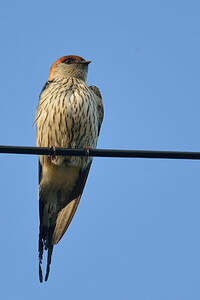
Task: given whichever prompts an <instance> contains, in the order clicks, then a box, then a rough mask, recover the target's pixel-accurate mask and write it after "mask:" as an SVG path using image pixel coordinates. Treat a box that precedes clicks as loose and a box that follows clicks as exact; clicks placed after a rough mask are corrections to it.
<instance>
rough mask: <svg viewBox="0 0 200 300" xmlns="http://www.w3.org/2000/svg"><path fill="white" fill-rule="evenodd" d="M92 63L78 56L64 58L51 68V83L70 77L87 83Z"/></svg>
mask: <svg viewBox="0 0 200 300" xmlns="http://www.w3.org/2000/svg"><path fill="white" fill-rule="evenodd" d="M90 62H91V61H89V60H85V59H83V58H82V57H80V56H76V55H68V56H63V57H61V58H59V59H58V60H57V61H56V62H55V63H54V64H53V65H52V66H51V69H50V72H49V81H51V80H56V79H57V80H59V79H63V78H68V77H75V78H78V79H81V80H83V81H86V77H87V71H88V65H89V63H90Z"/></svg>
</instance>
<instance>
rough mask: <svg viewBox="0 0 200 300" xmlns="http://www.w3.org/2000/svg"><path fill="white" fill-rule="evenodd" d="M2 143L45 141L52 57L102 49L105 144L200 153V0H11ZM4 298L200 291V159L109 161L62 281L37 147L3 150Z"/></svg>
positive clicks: (98, 80)
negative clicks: (45, 93) (42, 215)
mask: <svg viewBox="0 0 200 300" xmlns="http://www.w3.org/2000/svg"><path fill="white" fill-rule="evenodd" d="M0 37H1V47H0V54H1V70H0V82H1V87H0V91H1V96H0V128H1V130H0V144H2V145H29V146H34V145H35V128H34V127H33V126H32V124H33V120H34V116H35V111H36V107H37V103H38V97H39V94H40V91H41V89H42V86H43V85H44V83H45V81H46V80H47V78H48V72H49V68H50V66H51V64H52V63H53V62H54V61H55V60H56V59H57V58H59V57H61V56H63V55H68V54H76V55H80V56H82V57H84V58H85V59H90V60H92V63H91V65H90V66H89V73H88V84H95V85H97V86H98V87H99V88H100V90H101V92H102V96H103V101H104V107H105V118H104V122H103V126H102V130H101V135H100V139H99V143H98V147H99V148H122V149H152V150H177V151H178V150H187V151H200V137H199V128H200V117H199V116H200V59H199V57H200V2H199V1H194V0H191V1H184V0H180V1H179V0H173V1H172V0H168V1H156V0H152V1H148V0H146V1H145V0H143V1H126V0H125V1H105V0H101V1H89V0H85V1H77V2H76V1H71V2H69V1H66V0H65V1H64V0H63V1H59V0H57V1H50V0H48V1H23V0H22V1H1V3H0ZM0 166H1V173H0V174H1V175H0V186H1V209H0V220H1V226H0V245H1V248H0V266H1V267H0V281H1V291H0V294H1V298H2V299H4V300H7V299H8V300H10V299H22V300H25V299H30V300H32V299H49V300H52V299H70V300H75V299H87V300H93V299H95V300H100V299H115V300H118V299H138V300H149V299H150V300H151V299H152V300H157V299H163V300H165V299H170V300H174V299H181V300H184V299H193V300H196V299H200V162H198V161H186V160H182V161H177V160H153V159H112V158H96V159H94V162H93V166H92V169H91V172H90V175H89V178H88V182H87V185H86V188H85V191H84V194H83V197H82V200H81V202H80V205H79V208H78V211H77V213H76V215H75V217H74V219H73V221H72V223H71V225H70V227H69V230H68V231H67V233H66V234H65V236H64V237H63V239H62V240H61V242H60V243H59V244H58V245H57V246H56V247H55V249H54V250H55V251H54V254H53V260H52V265H51V273H50V277H49V281H48V282H47V283H44V284H40V283H39V280H38V253H37V243H38V225H39V218H38V200H37V183H38V171H37V157H36V156H25V155H21V156H19V155H18V156H17V155H4V154H1V155H0Z"/></svg>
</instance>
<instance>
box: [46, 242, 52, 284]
mask: <svg viewBox="0 0 200 300" xmlns="http://www.w3.org/2000/svg"><path fill="white" fill-rule="evenodd" d="M52 253H53V246H50V247H49V248H48V256H47V268H46V275H45V281H47V280H48V277H49V272H50V264H51V256H52Z"/></svg>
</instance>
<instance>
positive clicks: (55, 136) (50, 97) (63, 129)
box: [36, 78, 99, 169]
mask: <svg viewBox="0 0 200 300" xmlns="http://www.w3.org/2000/svg"><path fill="white" fill-rule="evenodd" d="M98 118H99V114H98V100H97V96H96V95H95V94H94V92H93V91H92V90H91V89H90V88H89V87H88V86H87V85H86V83H85V82H83V81H82V80H79V79H75V78H67V79H63V80H59V81H55V82H50V83H49V85H48V87H47V88H46V89H45V90H44V91H43V92H42V94H41V96H40V102H39V105H38V110H37V115H36V123H37V146H40V147H66V148H86V147H91V148H96V144H97V138H98V124H99V119H98ZM42 159H44V156H41V157H40V160H42ZM91 160H92V158H90V157H88V158H87V157H56V158H55V159H54V160H53V161H52V162H53V163H54V164H56V165H60V166H61V165H62V164H63V163H64V162H66V163H67V165H68V166H77V167H81V168H83V169H84V168H85V167H87V165H88V163H89V162H91Z"/></svg>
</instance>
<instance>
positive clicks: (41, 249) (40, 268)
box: [38, 232, 53, 282]
mask: <svg viewBox="0 0 200 300" xmlns="http://www.w3.org/2000/svg"><path fill="white" fill-rule="evenodd" d="M45 244H46V243H45ZM45 244H44V240H43V238H42V235H41V232H40V236H39V247H38V248H39V249H38V250H39V279H40V282H43V274H42V259H43V251H44V248H45V250H48V254H47V266H46V275H45V281H47V280H48V277H49V272H50V264H51V256H52V253H53V245H45Z"/></svg>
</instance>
